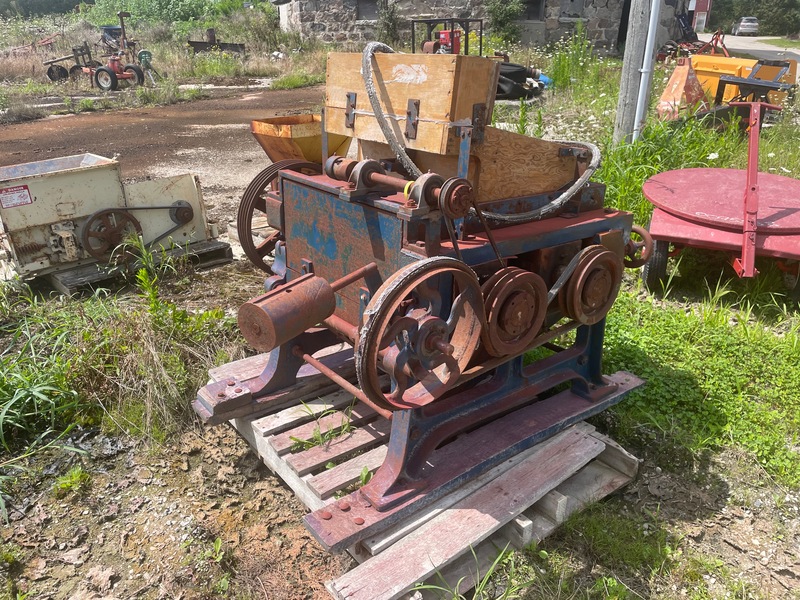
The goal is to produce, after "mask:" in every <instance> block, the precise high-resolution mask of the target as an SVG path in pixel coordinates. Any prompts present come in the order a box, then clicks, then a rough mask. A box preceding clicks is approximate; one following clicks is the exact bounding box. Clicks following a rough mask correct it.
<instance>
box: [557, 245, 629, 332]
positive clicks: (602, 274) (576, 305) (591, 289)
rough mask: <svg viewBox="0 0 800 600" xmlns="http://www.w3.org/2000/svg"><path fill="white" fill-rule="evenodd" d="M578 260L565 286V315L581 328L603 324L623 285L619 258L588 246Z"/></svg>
mask: <svg viewBox="0 0 800 600" xmlns="http://www.w3.org/2000/svg"><path fill="white" fill-rule="evenodd" d="M588 250H589V251H588V252H586V253H584V255H583V256H582V257H581V260H580V262H578V266H577V267H576V268H575V272H574V273H573V274H572V277H570V279H569V282H568V283H567V286H566V290H565V292H566V294H565V296H566V297H565V312H566V314H567V315H568V316H569V317H570V318H572V319H575V320H576V321H578V322H579V323H582V324H584V325H594V324H595V323H598V322H599V321H600V320H602V319H603V318H604V317H605V316H606V314H608V311H609V310H611V306H612V305H613V304H614V300H616V298H617V294H618V293H619V288H620V285H621V284H622V261H621V260H620V257H619V256H617V255H616V254H614V253H613V252H611V251H610V250H607V249H605V248H604V247H603V246H599V245H598V246H591V247H589V249H588Z"/></svg>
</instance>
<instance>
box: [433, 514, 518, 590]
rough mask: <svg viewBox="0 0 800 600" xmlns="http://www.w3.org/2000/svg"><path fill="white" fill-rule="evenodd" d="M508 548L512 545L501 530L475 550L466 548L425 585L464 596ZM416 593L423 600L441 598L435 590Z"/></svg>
mask: <svg viewBox="0 0 800 600" xmlns="http://www.w3.org/2000/svg"><path fill="white" fill-rule="evenodd" d="M509 547H511V548H513V547H514V545H513V543H512V542H511V540H509V539H508V537H506V535H505V534H504V530H503V529H501V530H500V531H498V532H497V533H495V534H493V535H492V536H491V537H490V538H489V539H487V540H484V541H483V542H481V543H480V544H478V546H477V547H476V548H466V549H465V551H464V552H463V553H462V554H461V556H459V557H458V558H457V559H456V560H455V561H453V562H452V563H451V564H449V565H447V567H445V568H444V569H442V570H440V571H437V572H436V573H435V574H434V575H433V576H431V577H429V578H428V580H427V581H425V584H427V585H438V586H442V587H445V588H446V589H448V590H449V589H452V590H457V591H458V593H459V594H466V593H467V592H468V591H469V590H471V589H473V588H474V587H475V586H476V585H478V584H479V583H480V581H481V579H482V578H483V577H484V576H485V575H486V573H487V572H488V571H489V568H490V567H491V565H492V563H494V561H495V559H496V558H497V556H498V555H499V554H500V553H501V552H503V550H505V549H506V548H509ZM418 593H420V594H421V596H422V598H423V599H424V600H428V599H429V598H430V599H436V600H440V599H441V597H442V596H441V595H440V593H436V591H435V590H434V591H428V590H419V591H418Z"/></svg>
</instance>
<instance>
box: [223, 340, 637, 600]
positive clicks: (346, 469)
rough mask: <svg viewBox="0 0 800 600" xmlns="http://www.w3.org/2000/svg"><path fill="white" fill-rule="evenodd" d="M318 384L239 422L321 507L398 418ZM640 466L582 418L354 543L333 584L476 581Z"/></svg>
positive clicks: (354, 475) (367, 588) (374, 463)
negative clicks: (505, 554) (351, 562)
mask: <svg viewBox="0 0 800 600" xmlns="http://www.w3.org/2000/svg"><path fill="white" fill-rule="evenodd" d="M265 362H266V355H259V356H255V357H251V358H248V359H245V360H243V361H238V362H237V363H232V364H230V365H225V366H224V367H220V368H218V369H214V370H212V371H211V372H210V375H211V378H212V380H214V381H218V380H220V379H222V378H224V377H228V376H230V374H231V373H233V372H243V371H244V372H254V371H258V369H260V368H261V367H262V365H263V364H264V363H265ZM319 377H322V376H321V375H320V376H319ZM317 389H318V393H317V395H314V394H313V393H312V394H310V395H309V394H308V393H304V398H303V400H302V401H300V400H299V399H294V400H288V399H286V400H284V401H282V402H281V405H280V406H277V407H273V409H272V410H271V412H269V413H268V414H266V415H262V416H258V417H255V418H254V417H246V418H238V419H234V420H233V421H231V423H232V424H233V426H234V427H235V428H236V429H237V430H238V431H239V432H240V433H241V435H242V436H243V437H244V438H245V439H246V440H247V441H248V443H249V444H250V446H251V447H252V448H253V449H254V450H255V451H256V452H257V453H258V455H259V457H260V458H261V460H262V461H263V462H264V463H265V464H266V465H267V466H268V467H269V468H270V469H271V470H272V472H273V473H275V474H277V475H278V476H280V477H281V478H282V479H283V480H284V482H285V483H286V484H287V485H288V486H289V487H290V488H291V489H292V490H293V491H294V493H295V494H296V495H297V497H298V498H299V499H300V500H301V501H302V502H303V504H305V506H306V507H307V508H308V509H309V510H312V511H313V510H317V509H319V508H322V507H323V506H325V505H328V504H330V503H333V502H335V501H336V499H337V497H338V496H340V495H344V494H346V493H349V492H350V491H352V490H353V489H354V487H356V486H358V485H359V482H360V480H361V478H362V477H363V473H364V472H365V469H366V470H368V471H370V472H373V471H375V470H376V469H377V468H378V467H379V466H380V465H381V463H382V462H383V459H384V457H385V456H386V442H387V441H388V436H389V423H388V422H386V421H385V420H384V419H382V418H380V417H379V416H378V415H377V414H375V412H374V411H372V410H371V409H369V408H368V407H366V406H364V405H360V404H356V405H354V404H353V403H352V402H353V400H352V396H351V395H349V394H347V393H346V392H344V391H342V390H340V389H336V390H333V391H329V392H328V393H322V395H320V393H321V392H323V388H322V387H318V388H317ZM306 390H308V386H306ZM318 395H319V397H317V396H318ZM343 424H344V426H345V429H347V432H346V434H345V435H342V436H340V437H337V438H335V439H332V440H329V441H326V442H325V443H324V444H322V445H316V446H311V445H308V444H304V443H301V442H298V440H311V439H314V438H315V437H316V438H317V439H319V438H320V436H322V437H325V435H326V432H328V431H330V430H336V429H337V428H339V429H341V428H342V426H343ZM332 465H335V466H332ZM637 468H638V461H637V459H636V458H635V457H633V456H632V455H630V454H629V453H628V452H626V451H625V450H624V449H623V448H621V447H620V446H619V445H617V444H616V443H615V442H613V441H612V440H610V439H609V438H607V437H606V436H603V435H601V434H599V433H597V432H596V431H595V430H594V428H593V427H591V426H590V425H588V424H586V423H579V424H577V425H574V426H572V427H570V428H568V429H566V430H564V431H562V432H561V433H559V434H557V435H555V436H554V437H552V438H550V439H549V440H547V441H545V442H543V443H541V444H538V445H537V446H535V447H533V448H531V449H529V450H527V451H524V452H521V453H520V454H518V455H516V456H514V457H513V458H511V459H509V460H507V461H505V462H504V463H502V464H500V465H498V466H497V467H495V468H493V469H491V470H490V471H488V472H487V473H484V474H483V475H482V476H480V477H478V478H476V479H474V480H472V481H471V482H469V483H468V484H466V485H464V486H462V487H461V488H459V489H457V490H456V491H454V492H452V493H450V494H449V495H447V496H445V497H443V498H441V499H440V500H438V501H437V502H435V503H434V504H432V505H429V506H427V507H425V508H424V509H422V510H420V511H419V512H417V513H416V514H414V515H412V516H410V517H409V518H408V519H406V520H405V521H402V522H401V523H399V524H397V525H395V526H394V527H392V528H391V529H389V530H387V531H384V532H382V533H381V534H380V535H378V536H376V537H373V538H371V539H367V540H364V541H363V542H361V543H359V544H357V545H356V546H354V547H353V548H351V549H350V553H351V554H352V555H353V556H354V557H355V558H356V560H357V561H358V562H359V563H361V564H359V565H358V566H357V567H355V568H354V569H353V570H351V571H350V572H348V573H346V574H344V575H342V576H341V577H339V578H338V579H336V580H334V581H330V582H328V583H327V584H326V586H327V589H328V591H329V592H330V593H331V595H332V596H333V597H334V598H337V599H340V600H343V599H347V600H361V599H363V600H393V599H396V598H411V597H415V598H426V597H427V596H425V593H424V592H423V593H420V592H414V593H413V594H414V595H413V596H409V591H410V590H412V588H414V587H415V585H416V584H417V583H418V582H426V581H427V582H431V583H434V584H441V582H442V579H444V581H446V582H448V585H450V586H452V587H455V586H456V583H457V582H459V581H460V582H461V584H460V585H461V588H462V590H466V589H470V588H471V587H473V586H474V584H475V582H476V581H477V580H478V579H476V578H479V577H481V576H482V575H483V573H485V571H486V569H487V568H488V567H489V566H490V565H491V563H492V561H493V560H494V559H495V557H496V556H497V553H498V551H500V550H502V549H504V548H506V547H507V546H512V547H514V548H524V547H526V546H528V545H530V544H531V543H533V542H535V541H539V540H541V539H543V538H544V537H546V536H547V535H549V534H550V533H551V532H552V531H554V530H555V529H556V527H558V525H559V524H560V523H562V522H564V520H565V519H567V517H569V516H570V515H571V514H573V513H574V512H576V511H579V510H581V509H582V508H583V507H585V506H586V505H587V504H589V503H591V502H595V501H597V500H599V499H600V498H603V497H605V496H607V495H608V494H610V493H612V492H613V491H615V490H617V489H619V488H621V487H622V486H624V485H626V484H627V483H628V482H629V481H631V480H632V479H633V477H634V476H635V475H636V471H637Z"/></svg>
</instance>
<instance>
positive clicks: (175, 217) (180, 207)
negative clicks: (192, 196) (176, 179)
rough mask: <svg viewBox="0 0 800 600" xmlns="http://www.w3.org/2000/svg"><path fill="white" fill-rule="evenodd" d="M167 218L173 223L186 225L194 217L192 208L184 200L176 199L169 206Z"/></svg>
mask: <svg viewBox="0 0 800 600" xmlns="http://www.w3.org/2000/svg"><path fill="white" fill-rule="evenodd" d="M169 218H170V219H172V222H173V223H175V225H186V224H187V223H191V222H192V219H194V209H193V208H192V205H191V204H189V203H188V202H186V200H178V201H177V202H173V203H172V206H170V208H169Z"/></svg>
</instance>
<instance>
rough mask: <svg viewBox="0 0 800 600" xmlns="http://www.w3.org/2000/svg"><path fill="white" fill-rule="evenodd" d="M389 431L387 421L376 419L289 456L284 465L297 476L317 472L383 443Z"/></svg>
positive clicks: (389, 425)
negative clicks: (328, 465)
mask: <svg viewBox="0 0 800 600" xmlns="http://www.w3.org/2000/svg"><path fill="white" fill-rule="evenodd" d="M390 429H391V423H390V422H389V421H387V420H386V419H378V420H377V421H375V422H374V423H367V424H366V425H362V426H360V427H358V428H357V429H356V430H355V431H351V432H350V433H348V434H347V435H343V436H340V437H338V438H336V439H335V440H333V441H331V442H329V443H327V444H324V445H322V446H315V447H314V448H309V449H308V450H305V451H304V452H299V453H297V454H291V455H289V456H287V457H286V464H288V465H289V466H290V467H291V468H292V469H293V470H294V472H295V473H297V474H298V475H306V474H308V473H311V472H313V471H318V470H320V469H321V468H323V467H324V466H325V465H327V464H328V463H330V462H337V463H338V462H341V461H342V459H343V458H345V457H347V456H349V455H351V454H354V453H356V452H360V451H363V450H367V449H369V448H371V447H373V446H375V445H376V444H379V443H381V442H385V441H386V440H388V438H389V430H390ZM348 485H349V484H348Z"/></svg>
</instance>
